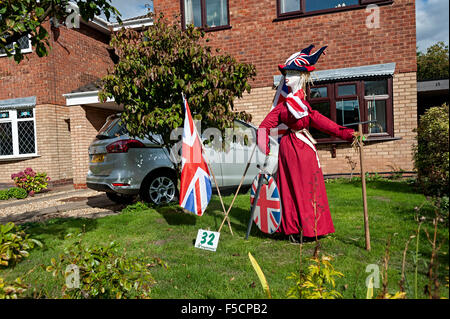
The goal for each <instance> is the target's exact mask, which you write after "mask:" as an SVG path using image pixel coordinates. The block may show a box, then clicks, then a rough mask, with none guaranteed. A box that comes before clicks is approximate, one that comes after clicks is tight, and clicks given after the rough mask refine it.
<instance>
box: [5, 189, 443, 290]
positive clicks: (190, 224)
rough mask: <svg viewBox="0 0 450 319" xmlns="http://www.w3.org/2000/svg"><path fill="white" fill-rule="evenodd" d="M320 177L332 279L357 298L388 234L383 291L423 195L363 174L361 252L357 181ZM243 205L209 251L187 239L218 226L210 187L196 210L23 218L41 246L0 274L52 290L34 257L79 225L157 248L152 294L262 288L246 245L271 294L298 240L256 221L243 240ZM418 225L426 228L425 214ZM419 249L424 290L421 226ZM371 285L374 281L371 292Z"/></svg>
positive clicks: (134, 252) (128, 249)
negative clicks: (37, 220) (366, 222)
mask: <svg viewBox="0 0 450 319" xmlns="http://www.w3.org/2000/svg"><path fill="white" fill-rule="evenodd" d="M326 186H327V191H328V199H329V203H330V209H331V214H332V217H333V221H334V225H335V228H336V233H335V234H333V235H330V236H328V237H326V238H323V239H321V246H322V249H321V253H323V254H325V255H328V256H332V257H333V258H334V260H333V265H334V267H335V269H336V270H338V271H340V272H342V273H343V274H344V275H345V277H343V278H339V279H338V280H337V282H336V285H337V286H336V289H337V290H338V291H339V292H341V293H342V295H343V296H344V298H365V296H366V286H365V280H366V277H367V275H369V273H366V266H367V265H369V264H377V265H379V266H380V270H382V268H383V260H384V254H385V248H386V243H387V240H388V238H389V237H390V238H391V247H390V260H389V271H388V282H389V291H390V292H395V291H398V287H399V286H398V282H399V280H400V274H401V265H402V253H403V250H404V247H405V243H406V241H407V239H408V238H409V236H410V235H412V234H414V233H415V231H416V229H417V223H416V222H415V220H414V214H415V210H414V208H415V207H417V206H420V205H421V204H422V203H423V202H424V200H425V198H424V196H423V195H421V194H418V193H416V192H415V191H414V188H413V187H412V186H409V185H408V183H406V182H398V181H397V182H394V181H374V182H369V183H368V192H367V193H368V208H369V216H370V232H371V238H372V241H371V243H372V250H371V251H370V252H368V251H366V250H365V249H364V247H365V242H364V226H363V213H362V199H361V188H360V184H359V183H356V182H354V183H349V182H332V183H328V184H327V185H326ZM231 200H232V196H226V197H224V201H225V205H226V207H228V204H229V203H230V202H231ZM133 207H134V209H133ZM249 213H250V204H249V195H248V194H244V195H239V196H238V198H237V200H236V202H235V205H234V208H233V210H232V212H231V213H230V215H231V224H232V228H233V231H234V236H232V235H231V234H230V232H229V230H228V227H227V225H226V224H225V226H224V228H223V230H222V233H221V236H220V241H219V246H218V249H217V252H210V251H205V250H201V249H198V248H195V247H194V245H193V243H194V240H195V238H196V236H197V231H198V230H199V229H208V228H209V229H210V230H214V231H217V229H218V227H219V225H220V223H221V221H222V215H221V205H220V202H219V199H218V197H217V196H213V198H212V201H211V203H210V205H209V207H208V210H207V211H206V213H205V215H204V216H203V217H196V216H193V215H189V214H184V213H180V212H179V210H178V209H177V208H176V206H168V207H163V208H158V209H154V208H144V209H143V208H142V205H134V206H130V207H128V208H127V209H125V210H124V212H123V213H122V214H120V215H116V216H108V217H105V218H101V219H96V220H88V219H58V220H51V221H49V222H47V223H44V224H28V225H26V227H27V228H28V230H27V231H28V232H29V233H30V234H31V235H32V237H34V238H36V239H39V240H41V241H42V242H43V243H44V248H42V249H41V248H37V249H35V250H33V251H32V252H31V254H30V256H29V258H27V259H26V260H24V261H22V262H21V263H19V264H18V265H17V266H16V267H15V268H14V269H5V270H0V277H5V278H6V279H9V280H13V279H14V278H15V277H17V276H22V277H24V281H25V282H26V283H31V284H32V285H33V286H35V287H38V288H42V289H43V290H44V291H45V292H46V294H47V295H50V296H53V297H58V296H59V294H60V290H61V286H62V284H63V283H62V282H61V281H59V280H56V279H54V278H53V277H52V276H51V274H50V273H45V272H44V271H43V270H42V269H41V268H40V267H39V265H41V264H45V265H49V264H50V259H51V258H52V257H56V256H57V255H58V254H59V253H61V252H62V250H63V248H64V246H65V245H67V244H68V243H69V242H70V241H69V240H64V236H65V235H66V234H67V233H69V232H79V231H81V230H82V229H83V228H84V229H85V232H86V234H85V242H87V243H96V244H107V243H109V242H110V241H112V240H114V241H117V242H118V243H119V244H120V246H121V247H122V248H124V253H125V254H127V255H128V256H138V257H140V258H142V259H146V260H152V259H153V258H155V257H158V258H161V259H162V260H164V261H165V262H166V263H167V264H168V266H169V269H165V268H163V267H155V268H153V274H154V277H155V279H156V281H157V284H156V285H155V286H154V288H153V291H152V297H153V298H264V297H265V295H264V293H263V291H262V289H261V286H260V283H259V281H258V278H257V275H256V273H255V272H254V270H253V268H252V266H251V264H250V261H249V259H248V252H251V253H252V255H253V256H254V257H255V258H256V260H257V261H258V263H259V265H260V266H261V268H262V270H263V271H264V273H265V275H266V277H267V280H268V282H269V286H270V290H271V293H272V296H273V297H274V298H286V292H287V290H288V288H289V287H290V286H292V285H293V283H292V282H290V281H289V280H287V279H286V277H287V276H288V275H289V274H290V273H291V272H296V271H298V269H299V265H300V261H299V246H298V245H293V244H290V243H289V242H288V241H287V240H285V239H284V238H281V237H280V236H276V237H273V236H269V235H265V234H263V233H261V232H260V231H259V230H258V229H257V227H256V226H254V227H253V228H252V233H251V235H250V238H249V240H248V241H245V240H244V237H245V232H246V228H247V222H248V219H249ZM420 214H421V216H426V217H428V219H429V218H432V217H433V211H432V209H431V207H430V206H429V205H428V204H426V205H424V207H423V208H422V210H421V211H420ZM83 225H84V226H83ZM422 228H425V229H428V230H429V231H430V234H432V225H431V223H430V222H427V223H425V224H424V225H423V226H422ZM439 238H440V239H441V240H442V241H443V242H444V243H443V245H442V248H441V253H440V255H439V262H440V266H441V267H440V274H441V277H440V282H441V294H442V296H445V297H448V288H447V287H445V285H446V283H447V279H446V277H448V255H447V253H448V251H449V246H448V239H449V236H448V225H442V226H441V227H440V228H439ZM314 246H315V243H314V242H310V243H305V244H304V245H303V265H304V266H305V265H306V263H307V260H306V259H307V258H309V257H310V256H311V255H312V253H313V250H314ZM419 250H420V259H419V263H418V267H419V268H418V273H419V285H418V286H419V297H421V298H425V297H426V296H425V295H424V287H425V285H426V284H427V282H428V279H427V277H426V273H427V263H428V261H429V259H430V255H431V246H430V244H429V243H428V241H427V239H426V236H425V233H424V232H422V233H421V235H420V243H419ZM414 254H415V241H413V242H411V244H410V246H409V250H408V254H407V263H406V291H407V296H408V297H409V298H413V297H414V289H413V287H414V262H413V255H414ZM380 282H381V281H380ZM379 291H380V289H377V290H375V293H377V292H379Z"/></svg>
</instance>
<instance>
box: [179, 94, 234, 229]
mask: <svg viewBox="0 0 450 319" xmlns="http://www.w3.org/2000/svg"><path fill="white" fill-rule="evenodd" d="M181 95H182V96H183V100H186V97H185V96H184V93H183V92H181ZM194 130H195V132H196V133H197V136H198V138H199V140H200V145H201V147H202V154H203V155H204V159H205V161H206V165H208V168H209V171H210V172H211V175H212V177H213V180H214V184H215V185H216V189H217V194H218V195H219V199H220V203H221V204H222V210H223V213H224V214H225V218H227V217H228V216H227V214H226V209H225V205H224V204H223V200H222V195H221V194H220V189H219V185H218V184H217V181H216V176H215V175H214V171H213V170H212V169H211V165H210V164H209V161H208V158H207V157H206V154H205V152H204V145H203V142H202V139H201V137H200V134H199V133H198V131H197V127H196V126H195V123H194ZM227 222H228V228H229V229H230V233H231V235H232V236H234V234H233V230H232V229H231V223H230V218H229V217H228V218H227Z"/></svg>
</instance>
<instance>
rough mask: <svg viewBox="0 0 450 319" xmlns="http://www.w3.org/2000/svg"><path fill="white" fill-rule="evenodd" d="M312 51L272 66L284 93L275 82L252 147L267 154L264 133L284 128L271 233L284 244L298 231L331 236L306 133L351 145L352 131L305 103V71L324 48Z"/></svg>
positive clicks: (313, 151) (325, 201)
mask: <svg viewBox="0 0 450 319" xmlns="http://www.w3.org/2000/svg"><path fill="white" fill-rule="evenodd" d="M313 47H314V45H311V46H309V47H307V48H305V49H303V50H302V51H300V52H297V53H295V54H293V55H292V56H291V57H290V58H289V59H288V60H287V61H286V63H285V64H283V65H279V66H278V68H279V70H280V71H281V73H282V74H283V78H282V81H283V79H284V84H286V86H287V87H288V88H287V87H284V89H285V90H288V92H285V93H288V94H283V92H282V91H281V92H280V89H281V87H283V82H281V81H280V84H279V88H278V92H277V95H276V99H277V98H278V97H279V99H277V101H278V102H279V103H278V104H277V105H276V106H275V107H274V108H273V109H272V111H271V112H270V113H269V114H268V115H267V116H266V118H265V119H264V121H263V122H262V123H261V125H260V126H259V129H258V147H259V148H260V149H261V151H262V152H263V153H265V154H266V155H269V153H270V146H269V143H268V142H269V138H268V135H269V133H270V130H271V129H274V128H276V127H277V126H279V125H282V124H284V125H286V126H287V130H286V131H285V133H284V134H283V136H282V137H281V140H280V145H279V151H278V171H277V178H276V182H277V185H278V188H279V191H280V197H281V204H282V220H281V225H280V227H279V228H278V230H277V232H281V233H284V234H285V235H290V236H289V239H290V240H291V241H292V242H295V243H298V236H297V235H296V234H300V233H301V232H303V236H305V237H317V236H322V235H326V234H330V233H334V231H335V230H334V226H333V221H332V219H331V214H330V210H329V206H328V199H327V194H326V190H325V183H324V178H323V174H322V170H321V168H320V162H319V156H318V154H317V150H316V148H315V146H314V144H315V141H314V139H313V138H312V136H311V135H310V134H309V132H308V131H307V128H308V127H309V126H312V127H314V128H316V129H318V130H320V131H322V132H324V133H327V134H329V135H332V136H336V137H339V138H341V139H344V140H346V141H352V140H353V133H354V130H352V129H349V128H345V127H342V126H340V125H338V124H336V123H335V122H333V121H332V120H330V119H328V118H327V117H325V116H323V115H322V114H320V113H319V112H317V111H315V110H313V109H311V106H310V105H309V104H308V102H307V101H306V100H305V88H306V84H307V83H308V82H309V81H310V72H311V71H313V70H314V69H315V67H313V65H314V64H315V63H316V62H317V60H318V59H319V57H320V55H321V54H322V53H323V51H324V50H325V49H326V47H323V48H321V49H320V50H318V51H316V52H315V53H314V54H311V50H312V48H313ZM280 93H281V94H280Z"/></svg>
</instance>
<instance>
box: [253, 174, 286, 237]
mask: <svg viewBox="0 0 450 319" xmlns="http://www.w3.org/2000/svg"><path fill="white" fill-rule="evenodd" d="M259 175H260V174H258V175H257V176H256V178H255V180H254V181H253V184H252V188H251V193H250V203H251V205H254V202H255V194H256V188H257V187H258V180H259ZM263 179H266V180H267V181H268V183H267V184H265V183H264V184H263V185H261V190H260V192H259V198H258V200H257V202H256V207H255V211H254V215H253V220H254V222H255V224H256V225H257V226H258V228H259V229H260V230H261V231H262V232H264V233H266V234H273V233H274V232H275V231H276V230H277V229H278V227H280V224H281V201H280V193H279V192H278V188H277V184H276V183H275V179H274V178H273V177H272V176H271V175H267V174H265V175H264V178H263Z"/></svg>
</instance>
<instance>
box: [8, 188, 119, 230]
mask: <svg viewBox="0 0 450 319" xmlns="http://www.w3.org/2000/svg"><path fill="white" fill-rule="evenodd" d="M124 207H125V206H124V205H120V204H116V203H114V202H112V201H111V200H109V199H108V198H107V197H106V194H105V193H103V192H97V191H93V190H89V189H82V190H75V189H73V187H71V186H70V187H68V186H65V187H60V188H54V189H53V190H51V191H48V192H46V193H41V194H36V195H35V197H28V198H25V199H21V200H17V199H10V200H7V201H0V224H5V223H7V222H14V223H16V224H22V223H26V222H42V221H45V220H47V219H50V218H67V217H73V218H77V217H82V218H99V217H104V216H108V215H115V214H119V213H120V211H121V210H122V209H123V208H124Z"/></svg>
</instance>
